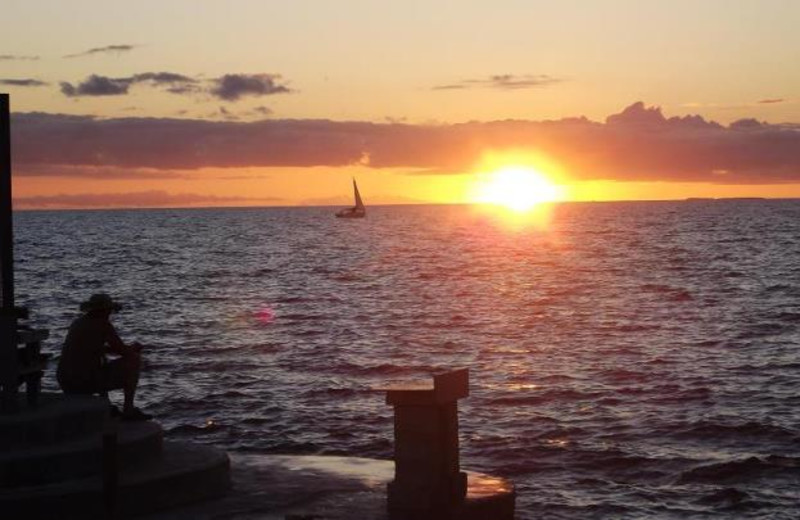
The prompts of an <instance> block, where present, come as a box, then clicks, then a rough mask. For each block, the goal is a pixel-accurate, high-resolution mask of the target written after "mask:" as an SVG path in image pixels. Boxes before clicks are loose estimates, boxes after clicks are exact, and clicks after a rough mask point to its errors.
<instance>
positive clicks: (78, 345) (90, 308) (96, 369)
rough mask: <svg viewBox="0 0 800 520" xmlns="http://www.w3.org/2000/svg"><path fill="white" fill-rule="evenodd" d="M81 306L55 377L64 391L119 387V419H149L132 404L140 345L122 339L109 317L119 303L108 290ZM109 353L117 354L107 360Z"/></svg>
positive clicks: (104, 391)
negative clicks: (121, 393)
mask: <svg viewBox="0 0 800 520" xmlns="http://www.w3.org/2000/svg"><path fill="white" fill-rule="evenodd" d="M80 309H81V311H83V314H82V315H81V316H80V317H78V318H76V319H75V320H74V321H73V322H72V324H71V325H70V327H69V332H68V333H67V338H66V340H65V341H64V346H63V347H62V350H61V359H59V361H58V370H57V372H56V377H57V379H58V384H59V385H60V386H61V389H62V390H63V391H64V393H66V394H101V395H107V392H108V391H109V390H116V389H120V388H121V389H122V391H123V392H124V404H123V408H122V419H123V420H128V421H143V420H147V419H150V418H151V416H150V415H148V414H146V413H144V412H142V411H141V410H139V409H138V408H136V407H135V406H134V405H133V399H134V396H135V395H136V387H137V385H138V384H139V369H140V366H141V354H140V352H141V349H142V345H141V344H139V343H131V344H130V345H127V344H125V343H123V342H122V340H121V339H120V337H119V335H118V334H117V331H116V330H115V329H114V326H113V325H112V324H111V321H110V318H111V314H112V313H114V312H118V311H120V310H121V309H122V305H120V304H119V303H117V302H115V301H114V300H113V299H112V298H111V297H110V296H109V295H108V294H103V293H99V294H93V295H92V296H91V297H90V298H89V299H88V300H87V301H85V302H83V303H81V305H80ZM108 353H111V354H117V355H118V356H119V357H117V358H115V359H110V360H108V359H106V354H108ZM112 410H114V407H112Z"/></svg>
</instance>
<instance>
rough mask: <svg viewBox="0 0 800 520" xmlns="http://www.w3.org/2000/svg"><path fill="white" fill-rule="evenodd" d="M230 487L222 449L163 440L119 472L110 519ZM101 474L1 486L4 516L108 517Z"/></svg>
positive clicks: (209, 495)
mask: <svg viewBox="0 0 800 520" xmlns="http://www.w3.org/2000/svg"><path fill="white" fill-rule="evenodd" d="M229 486H230V462H229V459H228V455H227V454H226V453H225V452H224V451H221V450H218V449H216V448H211V447H208V446H202V445H197V444H190V443H183V442H164V446H163V452H162V455H161V456H160V457H158V458H156V459H152V460H150V461H148V462H146V463H144V464H139V465H136V466H133V467H130V468H127V469H124V470H122V471H121V472H120V475H119V487H118V489H117V492H116V501H115V502H116V507H115V510H116V512H115V514H114V516H113V517H114V518H117V519H123V518H131V517H134V516H138V515H142V514H146V513H153V512H155V511H159V510H162V509H166V508H170V507H174V506H178V505H182V504H187V503H190V502H195V501H200V500H207V499H211V498H217V497H220V496H222V495H224V494H225V493H226V492H227V490H228V488H229ZM103 504H104V495H103V486H102V480H101V478H100V476H95V477H90V478H84V479H81V480H73V481H68V482H60V483H56V484H49V485H42V486H30V487H24V488H13V489H8V488H6V489H0V511H2V512H3V518H26V519H30V520H37V519H47V520H50V519H54V518H58V519H61V520H72V519H82V520H84V519H93V518H107V517H108V516H107V515H106V513H105V510H104V505H103Z"/></svg>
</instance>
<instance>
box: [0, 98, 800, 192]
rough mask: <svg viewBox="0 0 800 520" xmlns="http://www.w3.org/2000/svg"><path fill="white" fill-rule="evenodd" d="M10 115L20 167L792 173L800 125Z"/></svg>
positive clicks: (752, 177)
mask: <svg viewBox="0 0 800 520" xmlns="http://www.w3.org/2000/svg"><path fill="white" fill-rule="evenodd" d="M13 117H14V121H13V126H12V128H13V131H14V140H13V144H14V147H15V148H14V154H13V157H14V159H15V161H16V164H17V165H19V166H20V168H18V170H17V171H18V172H21V174H23V175H24V170H25V167H26V166H27V165H36V164H49V165H55V164H66V165H92V166H113V167H118V168H150V169H163V170H176V169H180V170H193V169H199V168H204V167H222V168H227V167H231V168H235V167H268V166H299V167H304V166H334V167H336V166H346V165H352V164H364V165H368V166H370V167H373V168H387V167H392V168H406V169H408V170H409V171H413V172H420V171H424V172H425V173H426V174H436V173H447V172H465V171H472V170H473V168H475V167H476V165H478V164H480V162H481V160H482V159H483V157H484V156H485V154H486V153H488V152H503V151H532V152H536V153H541V154H544V155H546V156H548V157H550V158H552V159H553V160H555V161H556V162H558V163H560V164H561V166H562V167H563V168H564V170H565V171H566V172H568V173H569V175H570V176H571V177H573V178H576V179H584V180H588V179H611V180H620V181H687V182H690V181H702V182H724V183H726V184H744V183H781V182H800V153H798V150H800V125H790V124H786V125H773V124H768V123H763V122H759V121H756V120H742V121H738V122H736V123H733V124H731V125H730V126H723V125H720V124H718V123H715V122H713V121H707V120H705V119H703V118H702V117H700V116H684V117H670V118H667V117H665V116H664V115H663V114H662V112H661V110H660V109H658V108H649V107H647V106H645V105H644V104H643V103H635V104H633V105H631V106H629V107H628V108H626V109H625V110H623V111H622V112H620V113H619V114H614V115H612V116H609V117H608V118H607V119H606V121H605V122H594V121H590V120H588V119H586V118H584V117H578V118H568V119H562V120H556V121H517V120H508V121H493V122H470V123H463V124H451V125H444V124H441V125H412V124H397V123H393V124H385V123H371V122H335V121H327V120H280V119H272V120H260V121H252V122H234V121H203V120H193V119H153V118H122V119H95V118H91V117H80V116H65V115H56V114H42V113H31V114H15V115H14V116H13ZM721 171H725V172H726V174H725V175H719V174H718V172H721ZM714 172H717V173H714Z"/></svg>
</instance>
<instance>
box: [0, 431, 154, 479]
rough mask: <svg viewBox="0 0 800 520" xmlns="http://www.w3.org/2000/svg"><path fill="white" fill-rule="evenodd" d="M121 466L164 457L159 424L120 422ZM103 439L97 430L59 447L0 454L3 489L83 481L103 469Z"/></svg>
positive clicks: (57, 444)
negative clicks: (72, 480) (75, 480)
mask: <svg viewBox="0 0 800 520" xmlns="http://www.w3.org/2000/svg"><path fill="white" fill-rule="evenodd" d="M117 431H118V433H117V449H118V451H117V454H118V459H117V460H118V463H119V465H120V467H122V468H126V467H129V466H133V465H136V464H140V463H143V462H146V461H147V460H149V459H152V458H155V457H158V456H159V455H160V454H161V447H162V444H163V436H164V433H163V430H162V429H161V426H159V425H158V423H155V422H150V421H146V422H119V423H118V426H117ZM102 448H103V437H102V434H101V433H100V432H99V431H97V432H94V433H91V434H88V435H84V436H81V437H77V438H74V439H70V440H67V441H64V442H59V443H56V444H47V445H39V446H32V447H27V448H21V449H17V450H15V451H13V452H3V453H0V487H20V486H35V485H40V484H48V483H51V482H60V481H63V480H70V479H76V478H82V477H86V476H90V475H94V474H96V473H98V472H99V471H100V470H101V468H102Z"/></svg>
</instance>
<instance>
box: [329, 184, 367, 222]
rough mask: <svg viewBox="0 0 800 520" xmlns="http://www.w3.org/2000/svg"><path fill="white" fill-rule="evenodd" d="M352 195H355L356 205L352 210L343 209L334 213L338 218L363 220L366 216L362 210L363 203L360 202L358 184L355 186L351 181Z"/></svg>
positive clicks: (363, 209)
mask: <svg viewBox="0 0 800 520" xmlns="http://www.w3.org/2000/svg"><path fill="white" fill-rule="evenodd" d="M353 194H354V195H355V199H356V205H355V206H353V207H352V208H345V209H342V210H339V211H337V212H336V216H337V217H339V218H364V216H365V215H366V214H367V210H366V208H364V201H363V200H361V194H360V193H359V192H358V184H356V180H355V179H353Z"/></svg>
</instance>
